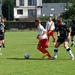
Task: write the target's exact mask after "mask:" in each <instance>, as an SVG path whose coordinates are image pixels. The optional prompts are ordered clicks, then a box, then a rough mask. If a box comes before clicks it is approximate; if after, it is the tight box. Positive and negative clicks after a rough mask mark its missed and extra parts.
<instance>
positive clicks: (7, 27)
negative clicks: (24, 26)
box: [4, 21, 10, 30]
mask: <svg viewBox="0 0 75 75" xmlns="http://www.w3.org/2000/svg"><path fill="white" fill-rule="evenodd" d="M4 24H5V30H9V29H10V27H9V21H6V22H5V23H4Z"/></svg>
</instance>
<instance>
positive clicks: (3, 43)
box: [1, 18, 5, 48]
mask: <svg viewBox="0 0 75 75" xmlns="http://www.w3.org/2000/svg"><path fill="white" fill-rule="evenodd" d="M4 22H5V20H4V18H1V24H2V25H3V27H4V28H5V25H4ZM4 36H5V29H4ZM2 45H3V48H5V39H3V40H2Z"/></svg>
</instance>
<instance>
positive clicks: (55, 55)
mask: <svg viewBox="0 0 75 75" xmlns="http://www.w3.org/2000/svg"><path fill="white" fill-rule="evenodd" d="M57 53H58V48H54V56H53V57H54V58H57Z"/></svg>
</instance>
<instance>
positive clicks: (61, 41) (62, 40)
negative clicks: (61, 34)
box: [57, 38, 69, 43]
mask: <svg viewBox="0 0 75 75" xmlns="http://www.w3.org/2000/svg"><path fill="white" fill-rule="evenodd" d="M57 42H60V43H63V42H69V40H68V39H67V38H58V40H57Z"/></svg>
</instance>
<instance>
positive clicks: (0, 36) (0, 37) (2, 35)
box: [0, 23, 4, 40]
mask: <svg viewBox="0 0 75 75" xmlns="http://www.w3.org/2000/svg"><path fill="white" fill-rule="evenodd" d="M2 29H4V27H3V25H2V24H1V23H0V40H3V39H4V32H2Z"/></svg>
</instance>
